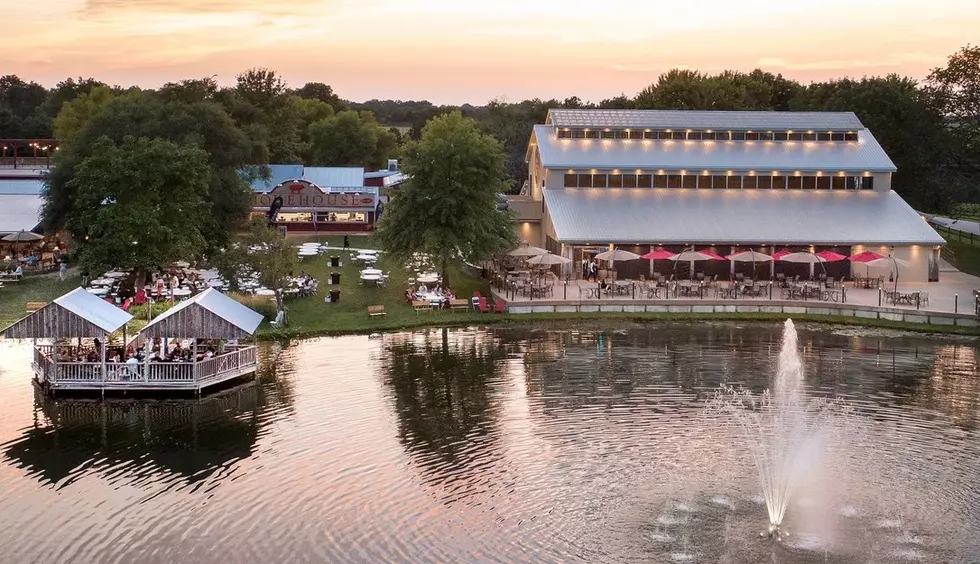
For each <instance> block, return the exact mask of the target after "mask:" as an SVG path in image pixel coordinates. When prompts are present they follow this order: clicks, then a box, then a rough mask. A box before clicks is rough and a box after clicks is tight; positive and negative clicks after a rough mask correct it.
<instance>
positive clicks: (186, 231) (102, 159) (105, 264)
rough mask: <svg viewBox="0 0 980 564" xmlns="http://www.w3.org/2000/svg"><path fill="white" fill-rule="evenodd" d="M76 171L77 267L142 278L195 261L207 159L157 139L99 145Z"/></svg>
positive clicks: (73, 225)
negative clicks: (135, 272)
mask: <svg viewBox="0 0 980 564" xmlns="http://www.w3.org/2000/svg"><path fill="white" fill-rule="evenodd" d="M93 149H94V150H93V151H92V154H91V155H89V156H87V157H85V158H83V159H82V160H81V162H80V163H79V164H78V166H77V167H76V169H75V171H74V178H73V181H72V183H73V185H74V188H75V198H74V206H73V207H72V210H71V212H70V214H69V216H68V218H67V228H68V230H69V231H70V232H71V233H72V234H73V235H74V237H75V240H76V241H77V247H76V249H77V256H78V261H79V264H80V265H81V266H82V267H83V268H85V269H88V270H91V271H94V272H100V271H103V270H106V269H109V268H113V267H127V268H136V269H139V270H140V271H142V272H146V271H147V270H150V269H153V268H156V267H160V266H165V265H167V264H170V263H171V262H174V261H176V260H180V259H187V258H192V257H196V256H198V255H200V254H201V253H202V252H203V251H204V249H205V245H206V241H205V235H204V233H203V232H202V230H201V227H202V226H203V225H205V224H206V221H205V220H206V216H207V213H208V211H207V210H208V205H207V204H208V202H207V192H208V182H209V180H210V176H211V171H210V167H209V164H208V160H209V157H208V154H207V152H205V151H204V150H203V149H201V148H199V147H195V146H192V145H178V144H176V143H172V142H170V141H164V140H162V139H146V138H139V139H137V138H132V137H128V138H125V139H124V140H123V141H122V142H121V143H118V144H117V143H115V142H113V141H112V140H111V139H109V138H108V137H102V138H100V139H98V140H97V141H96V142H95V144H94V147H93Z"/></svg>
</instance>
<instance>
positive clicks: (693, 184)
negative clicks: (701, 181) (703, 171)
mask: <svg viewBox="0 0 980 564" xmlns="http://www.w3.org/2000/svg"><path fill="white" fill-rule="evenodd" d="M681 187H683V188H697V187H698V177H697V175H694V174H685V175H684V176H683V177H682V178H681Z"/></svg>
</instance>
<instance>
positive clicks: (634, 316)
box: [255, 312, 980, 341]
mask: <svg viewBox="0 0 980 564" xmlns="http://www.w3.org/2000/svg"><path fill="white" fill-rule="evenodd" d="M786 319H792V320H793V321H794V322H806V323H815V324H821V325H837V326H848V327H867V328H870V329H889V330H893V331H902V332H908V333H918V334H934V335H959V336H966V337H980V327H966V326H958V325H932V324H926V323H909V322H904V321H891V320H887V319H874V318H862V317H853V316H836V315H816V314H797V315H793V314H787V313H734V312H724V313H723V312H715V313H611V312H605V313H590V312H576V313H524V314H493V313H469V312H468V313H455V314H453V313H446V314H439V313H436V314H432V313H430V314H425V315H420V316H419V317H418V318H417V319H416V320H414V321H409V322H406V321H399V322H396V323H385V321H384V320H381V321H378V320H376V319H372V318H367V317H366V314H365V318H364V319H363V320H361V322H360V323H354V324H351V325H350V326H348V327H302V326H298V327H289V328H286V329H282V330H279V329H269V328H268V326H266V327H264V328H262V329H260V330H259V331H258V333H256V335H255V339H256V341H284V340H292V339H312V338H316V337H340V336H345V335H369V334H373V333H394V332H399V331H411V330H417V329H430V328H442V327H467V326H491V325H492V326H501V325H515V326H516V325H526V324H528V323H541V322H559V323H560V322H568V321H598V322H603V321H608V322H613V323H614V324H615V323H636V324H641V325H643V324H652V323H699V322H712V321H741V322H756V323H781V322H783V321H785V320H786Z"/></svg>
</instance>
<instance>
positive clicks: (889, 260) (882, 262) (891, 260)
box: [867, 255, 911, 292]
mask: <svg viewBox="0 0 980 564" xmlns="http://www.w3.org/2000/svg"><path fill="white" fill-rule="evenodd" d="M867 265H868V266H874V267H878V266H891V265H895V291H896V292H897V291H898V267H900V266H902V267H907V266H911V264H910V263H909V261H907V260H902V259H900V258H895V257H893V256H891V255H889V256H887V257H882V258H880V259H875V260H873V261H870V262H868V263H867Z"/></svg>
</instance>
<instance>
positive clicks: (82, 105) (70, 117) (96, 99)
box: [54, 86, 116, 140]
mask: <svg viewBox="0 0 980 564" xmlns="http://www.w3.org/2000/svg"><path fill="white" fill-rule="evenodd" d="M115 97H116V95H115V94H114V93H113V92H112V90H110V89H109V88H108V87H106V86H97V87H95V88H93V89H92V90H91V91H90V92H89V93H87V94H82V95H80V96H78V97H77V98H75V99H74V100H72V101H71V102H65V104H64V105H63V106H62V107H61V111H60V112H58V115H57V116H56V117H55V118H54V136H55V137H56V138H58V139H62V140H71V139H74V138H75V136H76V135H78V132H79V131H81V130H82V128H83V127H85V124H86V123H88V122H89V121H91V120H92V118H94V117H95V116H97V115H98V114H99V112H101V111H102V109H103V108H104V107H105V106H106V105H107V104H108V103H109V102H110V101H112V99H113V98H115Z"/></svg>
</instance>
